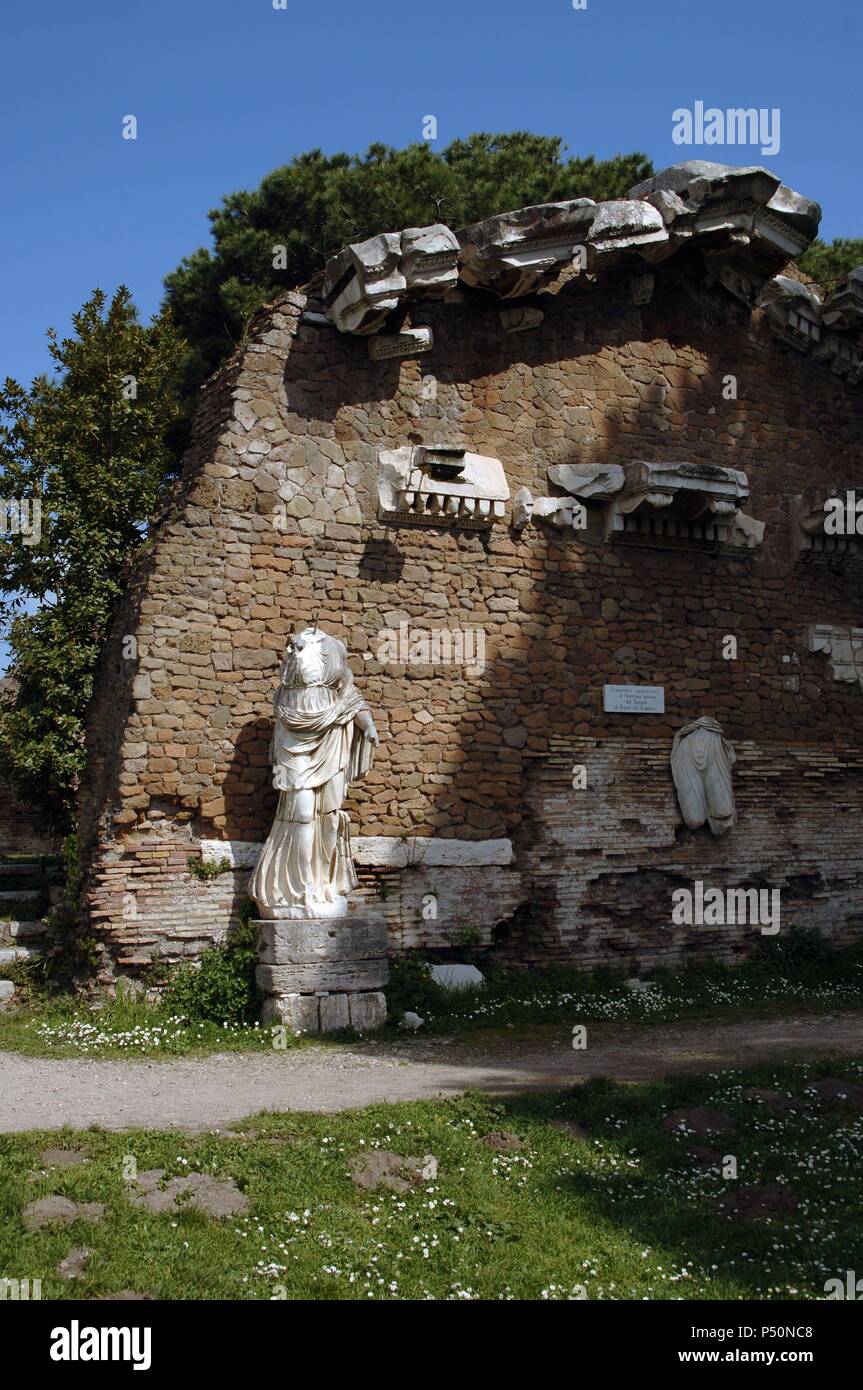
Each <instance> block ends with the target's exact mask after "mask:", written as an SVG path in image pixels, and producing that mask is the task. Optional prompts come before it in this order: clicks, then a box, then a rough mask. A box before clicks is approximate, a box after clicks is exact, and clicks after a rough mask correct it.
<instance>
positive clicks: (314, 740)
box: [249, 628, 378, 918]
mask: <svg viewBox="0 0 863 1390" xmlns="http://www.w3.org/2000/svg"><path fill="white" fill-rule="evenodd" d="M273 712H274V716H275V727H274V729H273V738H272V744H271V761H272V767H273V786H274V787H275V788H276V790H277V791H278V793H279V802H278V808H277V811H276V818H275V821H274V824H273V828H272V830H271V831H270V835H269V838H268V839H267V842H266V844H265V845H264V848H263V851H262V853H261V857H260V859H259V860H258V864H257V867H256V868H255V872H254V874H253V875H252V880H251V883H250V885H249V896H250V897H251V898H252V899H253V900H254V901H255V902H256V903H257V906H258V910H259V912H260V915H261V917H262V918H277V917H297V918H300V917H321V916H340V915H342V914H343V913H344V911H345V910H346V903H345V895H346V894H347V893H348V892H349V891H350V890H351V889H352V888H355V887H356V884H357V877H356V872H355V870H354V865H353V860H352V858H351V847H350V831H349V820H348V815H347V813H346V812H345V811H343V810H342V803H343V801H344V798H345V793H346V791H347V788H348V785H349V783H351V782H353V781H355V780H357V779H358V778H361V777H363V776H364V775H365V774H366V773H367V772H368V770H369V768H370V767H371V764H372V757H373V751H374V746H375V744H376V743H377V742H378V737H377V732H376V730H375V726H374V723H373V721H372V717H371V713H370V711H369V707H368V705H367V704H366V702H365V700H363V698H362V696H361V695H360V694H359V691H358V690H357V688H356V686H355V684H354V678H353V675H352V673H351V671H350V669H349V667H348V662H347V650H346V648H345V645H344V643H343V642H340V641H339V640H338V639H337V638H335V637H330V636H329V635H328V634H326V633H324V632H321V631H320V629H318V628H307V629H306V630H305V631H304V632H302V633H299V634H298V635H297V636H296V637H294V638H293V639H292V640H291V642H290V644H289V646H288V651H287V654H286V656H285V660H284V663H283V666H282V672H281V683H280V685H279V688H278V690H277V691H276V694H275V696H274V700H273Z"/></svg>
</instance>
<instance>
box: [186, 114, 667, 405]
mask: <svg viewBox="0 0 863 1390" xmlns="http://www.w3.org/2000/svg"><path fill="white" fill-rule="evenodd" d="M652 172H653V169H652V165H651V164H650V162H649V160H647V159H646V157H645V156H644V155H642V154H630V155H617V156H615V158H613V159H609V160H596V159H594V158H593V156H588V157H587V158H583V159H571V158H565V157H564V153H563V149H562V146H561V141H560V140H559V139H558V138H557V137H555V136H546V135H532V134H529V133H528V132H525V131H516V132H514V133H512V134H510V135H489V134H482V133H480V134H475V135H471V136H469V137H468V138H467V139H466V140H454V141H453V142H452V144H450V145H447V146H446V148H445V149H443V150H441V151H440V152H439V153H438V152H436V151H434V150H432V149H431V147H430V146H429V145H428V144H427V143H420V144H415V145H408V146H407V147H406V148H405V149H402V150H396V149H393V148H391V147H390V146H388V145H381V144H376V145H372V146H371V147H370V149H369V150H368V152H367V153H366V154H365V155H349V154H334V155H325V154H323V153H322V152H321V150H309V151H308V152H307V153H306V154H302V155H299V156H298V157H297V158H296V159H294V160H292V161H291V163H290V164H285V165H283V166H282V167H281V168H279V169H274V170H273V171H272V173H270V174H268V175H267V176H266V178H265V179H264V180H263V181H262V183H261V186H260V188H258V189H255V190H254V192H251V193H248V192H240V193H232V194H230V195H229V196H228V197H226V198H224V199H223V201H222V206H221V207H219V208H216V209H215V210H213V211H212V212H211V213H210V214H209V217H210V224H211V229H212V234H213V239H214V242H215V245H214V248H213V250H212V251H209V250H206V249H204V248H201V249H199V250H197V251H195V252H194V253H193V254H192V255H191V256H188V257H186V258H185V259H184V260H183V261H182V262H181V264H180V265H179V266H178V268H177V269H176V270H175V271H174V272H173V273H172V274H171V275H169V276H167V278H166V281H165V284H166V288H167V303H168V304H169V305H170V307H171V309H172V311H173V313H174V317H175V319H176V322H177V325H178V327H179V329H180V330H181V331H182V333H183V335H184V336H185V338H186V339H187V340H188V342H189V343H190V345H191V351H190V354H189V358H188V361H187V381H186V386H187V390H189V391H191V390H193V389H194V388H195V387H196V386H197V385H199V384H200V382H201V381H203V380H204V379H205V378H206V377H207V376H208V375H209V374H210V372H212V371H213V370H214V368H215V367H216V366H217V365H218V364H219V362H220V361H221V360H222V359H223V358H224V357H225V356H227V355H228V354H229V353H230V352H231V351H232V349H233V347H234V346H235V344H236V343H237V342H238V341H239V339H240V338H241V337H242V334H243V329H244V326H245V324H246V323H247V322H248V319H249V317H250V316H251V315H252V314H253V313H254V312H255V310H256V309H258V308H259V307H260V306H261V304H264V303H266V301H267V300H268V299H272V298H273V297H274V295H276V294H279V293H281V292H283V291H284V290H286V289H289V288H290V287H291V286H294V285H299V284H302V283H304V282H305V281H306V280H308V279H310V278H311V276H312V275H313V274H314V273H315V272H316V271H318V270H321V269H322V268H323V266H324V265H325V263H326V261H327V259H328V258H329V257H330V256H332V255H334V253H335V252H336V251H338V250H340V249H341V247H342V246H344V245H346V244H347V243H348V242H350V241H359V240H363V239H365V238H366V237H370V236H373V235H375V233H377V232H382V231H392V230H396V229H398V228H401V227H409V226H425V225H428V224H429V223H432V222H445V223H446V224H447V225H448V226H450V227H453V228H459V227H464V226H468V225H469V224H470V223H471V222H476V221H478V220H479V219H481V218H483V217H489V216H491V214H492V213H496V212H505V211H508V210H509V209H511V208H520V207H527V206H529V205H530V204H532V203H544V202H556V201H558V200H560V199H564V198H579V197H590V198H595V199H597V200H600V199H603V198H620V197H624V196H625V195H626V193H627V192H628V191H629V189H630V188H631V187H632V186H633V184H635V183H637V182H639V180H641V179H643V178H647V177H649V175H650V174H651V173H652ZM278 247H283V248H284V252H283V254H282V255H281V257H279V256H278V255H277V248H278ZM274 260H280V262H282V263H283V264H281V265H280V268H278V269H277V268H275V267H274V264H273V262H274Z"/></svg>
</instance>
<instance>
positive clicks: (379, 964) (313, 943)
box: [257, 918, 389, 1033]
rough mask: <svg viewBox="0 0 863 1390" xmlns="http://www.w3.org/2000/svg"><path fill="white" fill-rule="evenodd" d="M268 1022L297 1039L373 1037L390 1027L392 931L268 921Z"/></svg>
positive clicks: (261, 936)
mask: <svg viewBox="0 0 863 1390" xmlns="http://www.w3.org/2000/svg"><path fill="white" fill-rule="evenodd" d="M257 925H258V954H259V958H260V962H261V963H260V965H259V966H258V969H257V981H258V987H259V988H260V990H261V991H262V993H263V994H264V995H265V1002H264V1007H263V1020H264V1022H265V1023H279V1024H284V1025H285V1026H286V1027H287V1028H289V1029H290V1030H291V1031H292V1032H294V1033H332V1032H336V1031H337V1030H338V1029H340V1028H348V1027H351V1028H355V1029H356V1030H357V1031H358V1032H363V1033H367V1032H370V1031H371V1030H373V1029H375V1028H380V1027H381V1026H382V1024H383V1023H384V1022H385V1020H386V1014H387V1010H386V1000H385V998H384V995H383V993H382V992H381V991H382V988H383V986H384V985H385V984H386V982H387V979H388V974H389V972H388V967H387V954H386V952H387V932H386V924H385V923H384V922H382V921H377V920H373V919H369V918H356V919H349V920H347V921H345V920H332V919H330V920H320V919H317V918H304V919H302V920H296V921H285V920H282V921H261V922H259V923H258V924H257Z"/></svg>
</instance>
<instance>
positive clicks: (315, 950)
mask: <svg viewBox="0 0 863 1390" xmlns="http://www.w3.org/2000/svg"><path fill="white" fill-rule="evenodd" d="M386 953H387V928H386V923H385V922H383V921H381V922H355V921H341V920H339V921H327V920H326V919H322V920H320V921H303V920H300V921H293V922H291V921H279V922H261V923H260V926H259V935H258V954H259V956H260V960H261V963H262V964H263V965H310V964H320V963H327V962H332V961H362V960H375V959H380V958H384V957H385V956H386Z"/></svg>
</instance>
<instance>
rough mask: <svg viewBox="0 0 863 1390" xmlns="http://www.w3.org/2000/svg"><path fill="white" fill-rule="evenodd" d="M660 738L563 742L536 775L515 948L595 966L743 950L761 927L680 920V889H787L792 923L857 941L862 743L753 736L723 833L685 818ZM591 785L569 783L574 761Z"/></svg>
mask: <svg viewBox="0 0 863 1390" xmlns="http://www.w3.org/2000/svg"><path fill="white" fill-rule="evenodd" d="M668 753H669V750H668V745H667V743H666V741H665V740H664V739H663V740H659V741H657V740H651V739H639V740H635V739H633V740H619V741H618V740H615V741H614V742H605V743H602V742H599V741H597V740H594V739H554V740H553V751H552V752H551V753H550V754H549V756H548V757H547V758H543V759H540V760H537V763H536V765H535V766H534V775H533V777H532V778H531V779H530V791H529V795H528V804H529V808H530V819H531V824H530V826H529V827H528V826H527V824H526V825H525V830H524V834H523V837H522V843H521V845H520V851H521V852H520V855H519V859H520V863H521V871H522V874H523V876H524V878H525V880H526V881H527V882H530V883H531V885H532V887H533V901H534V904H535V906H536V910H535V912H534V913H533V914H532V915H531V916H530V917H529V919H528V920H526V921H524V922H519V921H517V922H516V923H515V924H512V926H511V925H510V924H504V925H503V926H502V928H501V929H500V931H499V934H498V944H499V945H500V947H501V949H502V950H503V951H504V952H505V953H508V954H510V955H513V956H515V957H517V958H520V959H523V960H533V961H535V962H540V961H543V960H548V959H553V958H557V959H561V960H576V961H578V962H579V963H583V964H584V965H586V966H595V965H600V964H609V963H614V964H624V965H627V966H629V967H630V968H633V969H634V968H638V967H639V966H645V965H656V964H663V965H675V964H679V963H680V962H681V961H683V960H685V959H686V958H687V957H688V956H690V955H711V956H720V957H725V958H727V959H729V960H733V959H734V958H735V957H736V956H738V955H739V954H740V952H741V950H745V949H747V948H748V947H749V946H750V945H751V944H752V943H753V942H754V941H755V940H757V939H758V937H759V936H760V931H759V928H758V927H757V926H755V927H748V926H746V925H740V924H736V925H726V926H723V927H710V926H701V927H690V928H687V927H682V926H676V925H673V924H672V896H671V895H672V892H673V891H674V890H675V889H677V888H688V889H690V890H692V889H693V885H694V882H695V880H696V879H700V880H701V881H702V883H703V884H704V886H705V888H708V887H713V888H735V887H745V888H755V887H758V888H770V889H773V888H778V889H779V890H780V893H781V899H780V902H781V922H782V926H783V928H788V927H790V926H795V925H796V926H802V927H810V928H811V927H816V928H818V929H819V930H821V931H823V932H824V934H825V935H827V936H829V937H832V938H834V939H836V940H841V941H848V940H851V939H853V938H854V936H856V935H857V934H858V933H859V932H860V930H861V929H863V840H861V836H860V824H861V816H863V751H861V749H860V748H859V747H857V748H849V747H847V746H846V747H840V746H833V747H830V746H825V747H822V746H817V745H811V744H809V745H806V744H800V745H789V744H782V743H777V742H775V741H771V742H769V743H764V744H756V743H754V742H752V741H751V740H742V741H740V742H738V744H737V746H736V753H737V763H736V765H735V769H734V784H735V792H736V800H737V809H738V815H739V822H738V824H737V826H735V827H733V828H732V829H731V830H730V831H729V832H728V833H727V834H725V835H722V836H714V835H712V834H711V833H710V831H709V830H708V828H707V827H706V826H705V827H703V828H702V829H701V830H697V831H690V830H687V829H685V827H683V825H682V823H681V820H680V815H679V812H678V810H677V803H676V799H675V795H674V787H673V782H672V779H671V773H670V769H669V763H668ZM576 765H578V766H582V767H585V768H586V769H587V782H588V785H587V787H586V788H584V789H582V790H574V789H573V786H572V781H573V776H572V774H573V768H574V767H575V766H576Z"/></svg>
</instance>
